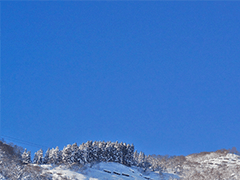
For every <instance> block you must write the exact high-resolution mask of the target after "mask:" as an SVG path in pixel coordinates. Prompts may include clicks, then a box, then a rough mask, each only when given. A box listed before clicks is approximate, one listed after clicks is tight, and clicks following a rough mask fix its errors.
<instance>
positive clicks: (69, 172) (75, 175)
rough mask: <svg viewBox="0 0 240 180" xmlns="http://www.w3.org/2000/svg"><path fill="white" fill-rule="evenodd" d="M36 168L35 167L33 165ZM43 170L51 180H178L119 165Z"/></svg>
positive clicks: (55, 167) (166, 174) (49, 167)
mask: <svg viewBox="0 0 240 180" xmlns="http://www.w3.org/2000/svg"><path fill="white" fill-rule="evenodd" d="M35 166H36V165H35ZM40 166H41V167H42V168H43V169H44V170H43V172H44V173H50V174H52V177H53V179H56V180H57V179H61V178H62V179H63V178H66V179H77V180H88V179H89V180H108V179H109V180H111V179H122V180H130V179H136V180H146V179H149V180H150V179H151V180H155V179H156V180H157V179H164V180H165V179H166V180H167V179H169V178H170V177H172V179H174V178H176V179H177V178H178V176H176V175H173V174H168V173H163V175H162V176H160V175H159V174H157V173H156V172H148V173H142V172H140V171H139V170H140V169H139V168H137V167H127V166H124V165H122V164H119V163H113V162H110V163H104V162H101V163H98V164H95V165H93V166H92V167H89V166H88V167H85V168H80V169H75V170H73V169H69V167H67V166H64V165H60V166H52V165H40Z"/></svg>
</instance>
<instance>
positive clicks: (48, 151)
mask: <svg viewBox="0 0 240 180" xmlns="http://www.w3.org/2000/svg"><path fill="white" fill-rule="evenodd" d="M49 153H50V149H49V148H48V149H47V151H46V153H45V156H44V160H43V164H48V163H49V162H50V160H49Z"/></svg>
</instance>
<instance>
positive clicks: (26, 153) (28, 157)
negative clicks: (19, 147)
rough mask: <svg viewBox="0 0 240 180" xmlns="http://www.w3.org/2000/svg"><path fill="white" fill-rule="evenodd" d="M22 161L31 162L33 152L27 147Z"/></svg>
mask: <svg viewBox="0 0 240 180" xmlns="http://www.w3.org/2000/svg"><path fill="white" fill-rule="evenodd" d="M22 163H24V164H29V163H31V152H30V151H28V152H27V149H25V150H24V152H23V154H22Z"/></svg>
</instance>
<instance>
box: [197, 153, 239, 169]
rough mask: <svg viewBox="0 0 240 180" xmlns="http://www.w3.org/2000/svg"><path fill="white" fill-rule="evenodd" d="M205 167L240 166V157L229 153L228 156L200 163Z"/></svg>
mask: <svg viewBox="0 0 240 180" xmlns="http://www.w3.org/2000/svg"><path fill="white" fill-rule="evenodd" d="M200 163H201V164H202V165H204V166H210V167H217V166H220V165H224V164H226V165H227V166H235V165H240V156H239V155H235V154H231V153H228V154H227V155H226V156H221V157H218V158H211V159H208V160H204V161H202V162H200Z"/></svg>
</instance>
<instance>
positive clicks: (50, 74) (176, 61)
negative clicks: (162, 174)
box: [1, 2, 240, 155]
mask: <svg viewBox="0 0 240 180" xmlns="http://www.w3.org/2000/svg"><path fill="white" fill-rule="evenodd" d="M1 26H2V29H1V49H2V50H1V135H2V137H4V136H5V140H7V141H8V142H14V143H16V144H18V145H21V146H23V147H27V148H28V150H31V151H32V155H33V152H34V151H36V150H38V149H40V148H38V147H34V146H28V145H26V144H21V142H20V141H19V140H22V141H26V142H31V143H35V144H38V145H42V147H43V149H44V150H46V147H50V148H52V147H56V146H59V148H61V149H62V148H63V146H66V145H67V144H72V143H74V142H77V143H78V144H81V143H82V142H86V141H88V140H93V141H95V140H101V141H119V142H122V141H123V142H126V143H133V144H134V145H135V148H136V149H137V150H138V151H143V152H145V153H146V154H161V155H165V154H169V155H187V154H191V153H198V152H202V151H216V150H218V149H222V148H226V149H228V148H232V147H233V146H235V147H236V148H237V149H238V150H239V149H240V140H239V137H240V130H239V129H240V111H239V110H240V33H239V32H240V3H239V2H2V3H1ZM6 136H9V137H13V138H17V139H19V140H18V141H16V140H13V139H12V140H10V139H7V138H6Z"/></svg>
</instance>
